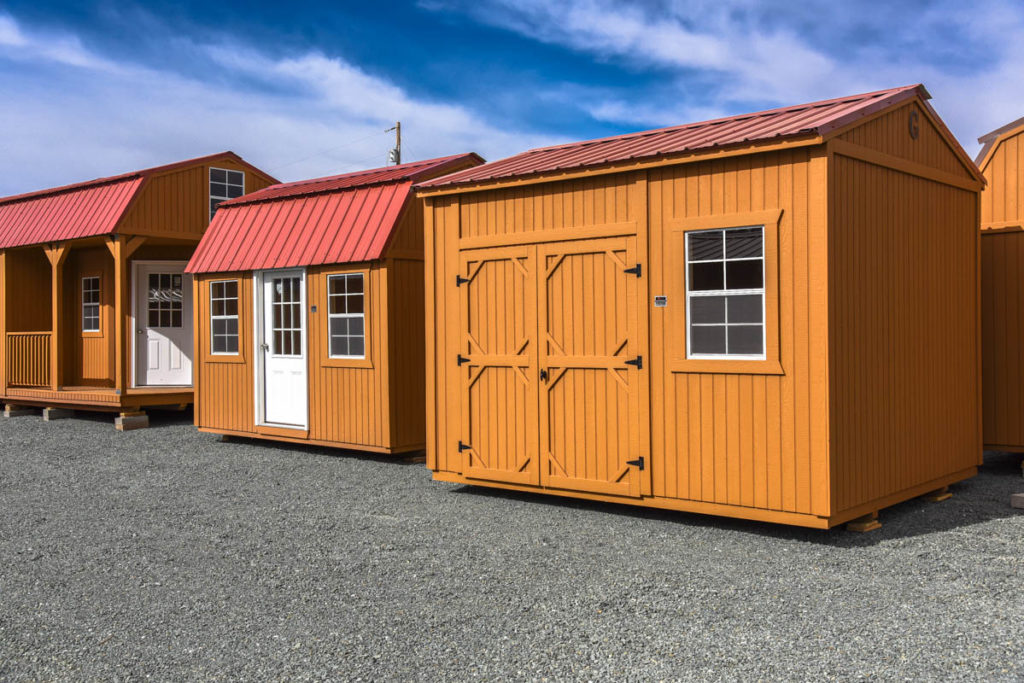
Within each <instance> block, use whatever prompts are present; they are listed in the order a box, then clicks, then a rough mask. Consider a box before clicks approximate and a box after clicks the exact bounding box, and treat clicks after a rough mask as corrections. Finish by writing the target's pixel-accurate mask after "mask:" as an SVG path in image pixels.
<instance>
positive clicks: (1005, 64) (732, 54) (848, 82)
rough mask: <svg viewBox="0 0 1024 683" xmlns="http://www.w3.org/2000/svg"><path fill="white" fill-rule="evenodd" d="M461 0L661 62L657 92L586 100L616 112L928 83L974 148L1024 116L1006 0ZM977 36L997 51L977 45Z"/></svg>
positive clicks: (660, 112) (738, 104) (529, 25)
mask: <svg viewBox="0 0 1024 683" xmlns="http://www.w3.org/2000/svg"><path fill="white" fill-rule="evenodd" d="M453 2H455V3H456V4H455V7H458V8H460V9H464V10H465V11H467V12H468V13H470V14H471V15H472V16H473V17H474V18H476V19H477V20H478V21H481V22H483V23H488V24H491V25H495V26H498V27H501V28H504V29H507V30H510V31H514V32H516V33H519V34H521V35H523V36H526V37H528V38H530V39H532V40H536V41H539V42H544V43H549V44H554V45H560V46H563V47H566V48H568V49H571V50H573V51H576V52H579V53H582V54H588V55H592V56H593V57H594V58H595V59H597V60H601V61H605V62H615V63H620V64H622V65H623V66H625V67H626V68H631V69H634V70H638V71H644V72H647V73H655V74H662V78H663V80H664V82H665V86H664V87H662V88H660V89H658V90H656V91H654V92H652V96H651V98H650V99H648V100H647V101H642V102H636V101H633V100H627V99H625V98H623V97H621V96H618V97H616V96H600V97H597V98H596V99H593V100H591V101H590V102H588V103H585V104H584V107H585V109H586V110H587V111H588V112H589V113H590V114H591V115H592V116H594V117H595V118H597V119H601V120H606V121H613V122H617V123H633V124H642V125H648V126H660V125H671V124H676V123H684V122H688V121H695V120H701V119H702V118H712V117H715V116H721V115H726V114H730V113H733V114H734V113H742V112H744V111H748V110H749V106H750V105H749V103H750V102H758V103H768V104H769V105H776V106H782V105H787V104H796V103H800V102H806V101H813V100H817V99H824V98H828V97H836V96H842V95H846V94H853V93H857V92H865V91H869V90H876V89H882V88H887V87H893V86H897V85H907V84H910V83H916V82H924V83H925V84H926V85H927V86H928V88H929V90H930V91H931V92H932V94H933V95H934V96H935V102H934V104H935V106H936V108H937V109H938V110H939V112H940V114H942V115H943V117H944V118H945V119H946V121H947V123H949V124H950V127H951V128H952V130H953V131H954V133H956V134H957V135H958V136H960V139H961V142H962V143H963V144H964V146H965V147H966V148H967V149H969V150H971V151H973V150H975V149H976V148H977V145H976V144H975V138H977V137H978V135H980V134H982V133H985V132H987V131H988V130H990V129H992V128H996V127H998V126H1000V125H1003V124H1004V123H1006V122H1008V121H1010V120H1013V119H1015V118H1018V117H1019V116H1021V115H1024V69H1022V68H1021V66H1020V65H1021V64H1024V8H1022V7H1021V6H1020V5H1019V4H1015V3H1010V2H1005V1H1001V0H996V1H994V2H990V3H984V4H982V5H975V4H968V5H963V4H957V3H956V2H953V1H952V0H950V1H946V2H938V3H934V4H933V5H932V6H931V7H930V8H928V9H926V10H922V9H920V8H917V7H916V6H915V7H910V6H905V5H903V4H902V3H894V4H892V5H876V6H874V7H873V9H872V10H871V11H864V6H863V5H856V4H851V5H850V6H846V5H844V4H842V3H839V4H836V3H825V2H817V3H771V2H753V1H750V0H738V1H737V0H734V1H732V2H724V1H722V0H706V1H703V2H701V1H692V0H688V1H686V2H682V1H679V2H663V3H661V4H658V5H652V4H650V3H646V4H644V5H638V4H624V3H618V2H613V1H612V0H565V1H564V2H557V3H551V2H547V1H546V0H489V1H486V2H474V3H473V4H472V5H466V6H463V5H461V4H459V3H458V0H453ZM442 6H443V7H446V8H447V9H449V10H450V9H452V5H451V4H450V3H449V4H448V5H442ZM424 7H433V8H434V9H438V8H439V7H438V3H437V2H434V3H433V5H429V6H428V5H424ZM973 46H984V49H985V50H986V51H987V53H986V54H985V55H984V56H983V57H982V56H981V55H978V54H973V53H971V52H970V50H971V48H972V47H973Z"/></svg>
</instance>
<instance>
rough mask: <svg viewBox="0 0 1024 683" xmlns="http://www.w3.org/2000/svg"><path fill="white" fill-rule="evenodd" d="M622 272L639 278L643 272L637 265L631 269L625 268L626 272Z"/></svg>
mask: <svg viewBox="0 0 1024 683" xmlns="http://www.w3.org/2000/svg"><path fill="white" fill-rule="evenodd" d="M624 272H627V273H629V274H630V275H636V276H637V277H640V274H641V272H643V271H642V269H641V267H640V264H639V263H638V264H636V265H635V266H633V267H632V268H626V270H625V271H624Z"/></svg>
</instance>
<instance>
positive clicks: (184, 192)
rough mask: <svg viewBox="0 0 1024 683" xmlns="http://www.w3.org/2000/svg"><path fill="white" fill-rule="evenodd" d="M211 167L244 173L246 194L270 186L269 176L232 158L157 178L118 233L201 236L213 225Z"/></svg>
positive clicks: (152, 178)
mask: <svg viewBox="0 0 1024 683" xmlns="http://www.w3.org/2000/svg"><path fill="white" fill-rule="evenodd" d="M211 167H213V168H224V169H230V170H235V171H243V172H244V173H245V191H246V192H247V193H248V192H254V191H255V190H260V189H263V188H264V187H266V186H268V185H270V184H271V181H270V180H269V179H268V178H267V177H266V176H263V175H261V174H258V173H256V172H254V171H253V170H252V169H251V168H249V167H248V166H243V165H241V164H239V163H237V162H235V161H233V160H231V159H223V160H221V161H213V162H210V163H208V164H200V165H198V166H189V167H186V168H182V169H177V170H173V171H169V172H166V173H163V174H160V175H154V176H153V177H151V178H149V179H148V180H147V181H146V183H145V184H144V185H143V187H142V190H141V191H140V193H139V196H138V198H136V200H135V202H134V203H133V204H132V206H131V208H129V209H128V212H127V213H126V214H125V217H124V218H123V219H122V220H121V222H120V223H119V224H118V232H120V233H122V234H127V235H160V236H164V237H177V238H180V239H198V238H200V237H202V235H203V233H204V232H206V228H207V227H208V226H209V224H210V168H211Z"/></svg>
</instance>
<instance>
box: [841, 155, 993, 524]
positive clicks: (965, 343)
mask: <svg viewBox="0 0 1024 683" xmlns="http://www.w3.org/2000/svg"><path fill="white" fill-rule="evenodd" d="M832 173H833V178H832V186H833V197H834V202H833V204H832V213H831V217H832V224H833V229H832V233H831V239H830V242H829V269H830V274H831V277H830V280H829V295H830V302H831V315H830V326H829V330H830V338H831V349H830V353H829V358H830V359H831V377H832V386H831V400H830V404H831V406H832V433H831V441H832V459H833V482H834V485H835V490H834V494H835V499H836V500H835V511H836V512H842V511H843V510H847V509H851V508H854V507H856V506H857V505H859V504H863V503H866V502H869V501H873V500H876V499H879V498H881V497H883V496H886V495H890V494H894V493H896V492H899V491H903V490H905V489H908V488H910V487H912V486H915V485H919V484H923V483H925V482H929V481H932V480H935V479H937V478H939V477H941V476H944V475H948V474H951V473H955V472H958V471H962V470H964V469H966V468H970V467H973V466H974V465H977V464H979V461H980V454H981V449H980V434H979V425H978V410H977V396H978V390H979V387H978V377H977V363H978V348H977V332H978V330H977V320H978V319H977V315H978V310H977V277H978V274H977V249H978V243H977V239H978V235H977V229H976V220H977V218H976V217H977V201H978V200H977V194H976V193H974V192H970V191H965V190H961V189H957V188H953V187H950V186H947V185H942V184H939V183H935V182H931V181H928V180H924V179H922V178H917V177H914V176H911V175H907V174H903V173H899V172H896V171H893V170H890V169H886V168H882V167H880V166H875V165H872V164H868V163H865V162H862V161H857V160H854V159H849V158H846V157H842V156H836V157H835V158H834V163H833V166H832Z"/></svg>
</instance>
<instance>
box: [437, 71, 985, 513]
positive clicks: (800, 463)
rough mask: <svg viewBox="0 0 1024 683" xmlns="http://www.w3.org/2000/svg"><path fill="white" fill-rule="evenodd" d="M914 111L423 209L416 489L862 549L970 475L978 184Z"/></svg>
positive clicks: (976, 441) (667, 133)
mask: <svg viewBox="0 0 1024 683" xmlns="http://www.w3.org/2000/svg"><path fill="white" fill-rule="evenodd" d="M928 99H929V95H928V94H927V92H926V91H925V89H924V87H922V86H919V85H918V86H909V87H903V88H896V89H892V90H885V91H881V92H874V93H869V94H865V95H857V96H852V97H846V98H840V99H835V100H828V101H823V102H815V103H812V104H806V105H801V106H796V107H788V108H783V109H776V110H772V111H765V112H759V113H755V114H749V115H745V116H737V117H731V118H727V119H720V120H715V121H706V122H703V123H696V124H690V125H684V126H676V127H672V128H665V129H660V130H653V131H645V132H641V133H636V134H632V135H624V136H619V137H614V138H607V139H601V140H592V141H588V142H581V143H574V144H567V145H561V146H555V147H548V148H542V149H535V150H531V151H528V152H525V153H523V154H520V155H517V156H514V157H511V158H509V159H505V160H501V161H496V162H493V163H489V164H485V165H482V166H479V167H475V168H472V169H469V170H466V171H463V172H460V173H454V174H452V175H449V176H446V177H444V178H440V179H437V180H433V181H428V182H423V183H420V184H419V185H418V190H419V195H420V196H421V197H423V198H424V199H425V202H426V209H425V211H426V218H425V227H426V251H427V269H426V270H427V281H428V296H427V306H428V310H427V330H428V336H427V344H428V352H427V357H428V359H430V362H429V363H428V367H427V391H428V398H427V407H428V419H427V426H428V436H427V464H428V467H429V468H430V469H431V470H433V473H434V478H435V479H439V480H442V481H449V482H460V483H464V484H474V485H480V486H495V487H501V488H506V489H515V490H520V491H540V492H545V493H552V494H558V495H563V496H574V497H579V498H588V499H594V500H601V501H614V502H622V503H630V504H634V505H645V506H651V507H660V508H668V509H674V510H683V511H690V512H698V513H708V514H716V515H725V516H732V517H741V518H747V519H754V520H765V521H770V522H781V523H787V524H794V525H802V526H808V527H819V528H827V527H832V526H834V525H837V524H840V523H843V522H847V521H853V520H855V521H856V524H857V525H858V527H859V528H861V529H867V528H872V527H874V526H876V525H877V522H876V521H875V519H876V517H877V511H878V510H879V509H881V508H884V507H886V506H889V505H892V504H894V503H897V502H900V501H903V500H906V499H909V498H912V497H915V496H920V495H922V494H926V493H930V492H936V493H935V495H936V497H938V496H943V495H944V493H945V492H944V487H946V486H947V485H949V484H951V483H953V482H956V481H959V480H962V479H965V478H967V477H970V476H972V475H973V474H975V472H976V468H977V466H978V465H979V463H980V458H981V449H980V445H981V439H980V410H979V392H980V387H979V382H978V365H979V350H978V347H979V340H978V335H979V316H978V243H979V239H978V231H977V216H978V201H979V200H978V193H979V190H980V188H981V185H982V181H981V176H980V174H979V172H978V170H977V168H976V167H975V165H974V163H973V162H972V160H971V159H970V158H969V157H968V156H967V155H966V154H965V153H964V151H963V149H962V148H961V147H960V146H959V144H958V143H957V141H956V139H955V138H954V137H953V136H952V135H951V134H950V132H949V131H948V130H947V129H946V127H945V126H944V125H943V123H942V121H941V120H940V119H939V117H938V116H937V115H936V114H935V112H934V111H933V110H932V108H931V106H930V105H929V104H928V103H927V100H928Z"/></svg>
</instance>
